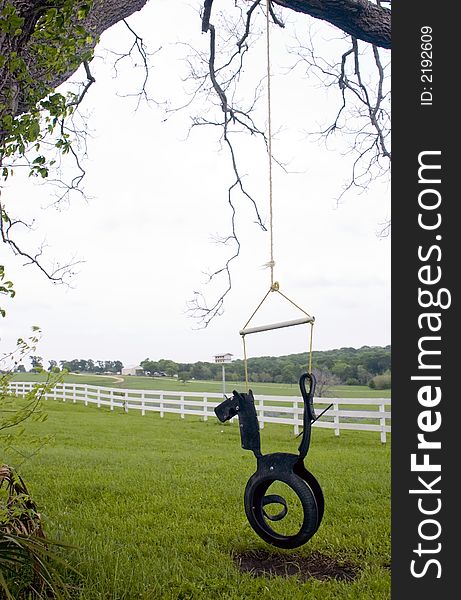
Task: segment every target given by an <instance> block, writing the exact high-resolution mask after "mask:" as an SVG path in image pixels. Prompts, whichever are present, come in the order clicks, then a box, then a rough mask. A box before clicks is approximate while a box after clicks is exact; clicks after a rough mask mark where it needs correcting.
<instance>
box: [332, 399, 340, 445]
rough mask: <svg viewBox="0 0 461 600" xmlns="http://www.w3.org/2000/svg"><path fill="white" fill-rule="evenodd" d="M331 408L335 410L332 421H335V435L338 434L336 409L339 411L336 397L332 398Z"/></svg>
mask: <svg viewBox="0 0 461 600" xmlns="http://www.w3.org/2000/svg"><path fill="white" fill-rule="evenodd" d="M333 410H334V411H335V413H336V414H335V418H334V423H335V435H336V436H339V415H338V411H339V404H338V399H337V398H335V399H334V400H333Z"/></svg>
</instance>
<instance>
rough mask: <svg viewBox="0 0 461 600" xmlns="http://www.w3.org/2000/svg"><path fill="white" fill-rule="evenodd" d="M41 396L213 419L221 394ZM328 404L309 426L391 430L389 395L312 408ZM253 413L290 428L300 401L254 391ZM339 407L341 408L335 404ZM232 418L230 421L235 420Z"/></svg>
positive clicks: (98, 391)
mask: <svg viewBox="0 0 461 600" xmlns="http://www.w3.org/2000/svg"><path fill="white" fill-rule="evenodd" d="M35 385H37V384H36V383H35V382H21V381H12V382H10V384H9V386H10V390H11V392H12V393H13V394H15V395H17V396H24V395H25V394H27V393H28V392H30V391H31V390H32V389H33V387H34V386H35ZM45 398H47V399H54V400H62V401H63V402H73V403H76V402H83V403H84V404H85V406H88V404H96V406H97V407H98V408H100V407H101V406H108V407H109V408H110V410H114V409H115V408H121V409H123V410H124V411H125V412H128V411H129V410H140V411H141V414H142V415H145V414H146V412H158V413H160V416H161V417H163V416H164V415H165V413H175V414H179V415H180V416H181V418H182V419H184V417H185V415H193V416H196V417H201V418H203V420H204V421H206V420H208V418H209V417H214V418H216V416H215V414H214V411H213V409H214V408H215V406H217V405H218V404H219V403H220V402H221V401H222V399H223V397H222V394H212V393H210V394H208V393H202V392H200V393H199V392H187V391H184V392H167V391H160V390H159V391H157V390H127V389H120V388H109V387H101V386H95V385H87V384H79V383H61V384H58V385H56V386H55V387H54V388H53V390H52V391H51V392H50V393H48V394H46V396H45ZM329 404H333V406H332V408H331V409H330V410H329V411H327V413H326V414H325V415H324V416H323V417H322V418H321V420H319V421H316V422H315V423H314V427H322V428H325V429H333V430H334V432H335V435H339V434H340V430H341V429H353V430H358V431H376V432H379V433H380V436H381V442H383V443H385V442H386V434H387V433H389V432H390V431H391V426H390V421H391V411H390V406H391V399H390V398H315V407H316V410H317V413H320V412H321V411H322V410H324V409H325V408H326V407H327V406H328V405H329ZM255 406H256V412H257V414H258V420H259V425H260V428H261V429H262V428H263V427H264V424H265V423H282V424H285V425H291V426H292V427H293V430H294V433H295V434H296V435H297V434H298V433H299V430H300V427H302V418H303V401H302V398H301V397H296V396H258V395H256V396H255ZM341 407H344V408H341ZM235 418H236V417H234V419H233V420H235Z"/></svg>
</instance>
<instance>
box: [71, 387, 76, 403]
mask: <svg viewBox="0 0 461 600" xmlns="http://www.w3.org/2000/svg"><path fill="white" fill-rule="evenodd" d="M76 388H77V386H76V385H75V383H74V384H72V404H75V403H76V402H77V390H76Z"/></svg>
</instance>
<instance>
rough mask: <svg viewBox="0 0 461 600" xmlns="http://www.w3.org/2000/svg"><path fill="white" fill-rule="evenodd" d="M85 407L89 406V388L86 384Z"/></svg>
mask: <svg viewBox="0 0 461 600" xmlns="http://www.w3.org/2000/svg"><path fill="white" fill-rule="evenodd" d="M85 406H88V386H87V385H86V384H85Z"/></svg>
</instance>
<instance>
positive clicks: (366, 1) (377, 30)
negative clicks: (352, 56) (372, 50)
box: [273, 0, 391, 48]
mask: <svg viewBox="0 0 461 600" xmlns="http://www.w3.org/2000/svg"><path fill="white" fill-rule="evenodd" d="M273 2H274V3H275V4H279V5H280V6H283V7H285V8H290V9H291V10H295V11H296V12H301V13H304V14H306V15H310V16H311V17H315V18H316V19H322V20H323V21H328V23H331V24H332V25H335V26H336V27H339V29H342V30H343V31H345V32H346V33H349V34H350V35H352V36H353V37H355V38H357V39H359V40H362V41H364V42H369V43H370V44H373V45H374V46H380V47H381V48H390V47H391V11H390V10H389V9H388V8H385V7H384V6H380V3H379V2H378V3H377V4H374V3H373V2H371V1H370V0H273Z"/></svg>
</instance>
